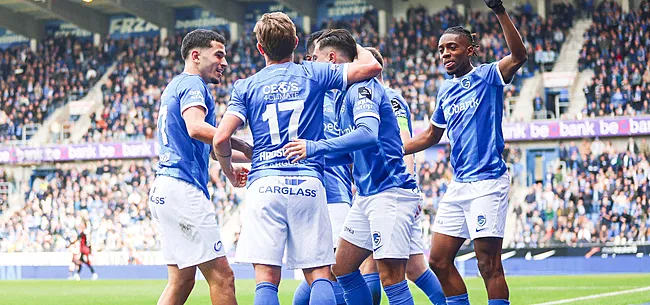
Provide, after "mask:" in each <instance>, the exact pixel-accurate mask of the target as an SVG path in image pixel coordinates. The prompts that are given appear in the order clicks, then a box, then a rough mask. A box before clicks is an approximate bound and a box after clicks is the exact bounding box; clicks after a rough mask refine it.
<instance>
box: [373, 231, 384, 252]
mask: <svg viewBox="0 0 650 305" xmlns="http://www.w3.org/2000/svg"><path fill="white" fill-rule="evenodd" d="M381 242H382V240H381V233H379V231H374V232H372V244H373V248H374V250H377V249H379V248H381Z"/></svg>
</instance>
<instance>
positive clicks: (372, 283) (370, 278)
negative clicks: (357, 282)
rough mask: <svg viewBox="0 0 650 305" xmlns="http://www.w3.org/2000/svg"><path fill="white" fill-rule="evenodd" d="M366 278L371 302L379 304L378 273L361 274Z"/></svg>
mask: <svg viewBox="0 0 650 305" xmlns="http://www.w3.org/2000/svg"><path fill="white" fill-rule="evenodd" d="M363 279H365V280H366V285H368V289H370V295H372V304H373V305H379V304H380V303H381V281H380V280H379V273H377V272H375V273H368V274H364V275H363Z"/></svg>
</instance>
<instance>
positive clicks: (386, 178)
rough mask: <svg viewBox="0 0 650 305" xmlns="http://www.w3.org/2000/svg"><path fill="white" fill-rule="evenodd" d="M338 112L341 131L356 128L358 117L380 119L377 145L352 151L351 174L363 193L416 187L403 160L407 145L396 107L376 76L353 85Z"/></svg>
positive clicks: (347, 131) (345, 131)
mask: <svg viewBox="0 0 650 305" xmlns="http://www.w3.org/2000/svg"><path fill="white" fill-rule="evenodd" d="M339 113H340V114H339V126H340V128H341V134H346V133H349V132H351V131H353V130H354V129H355V128H356V123H355V122H356V120H357V119H359V118H362V117H374V118H376V119H378V120H379V139H378V141H377V144H376V145H373V146H372V147H369V148H366V149H362V150H358V151H355V152H353V153H352V158H353V161H354V168H353V171H352V174H353V176H354V181H355V184H356V186H357V190H358V191H359V194H360V195H361V196H370V195H374V194H377V193H379V192H382V191H384V190H387V189H389V188H392V187H399V188H405V189H415V188H417V184H416V182H415V179H413V176H411V175H410V174H409V173H408V172H407V171H406V166H405V165H404V160H403V159H402V158H403V156H404V154H403V151H404V148H403V144H402V139H401V138H400V135H399V126H398V125H397V119H396V118H395V114H394V112H393V107H392V106H391V103H390V100H389V99H388V95H387V94H386V91H385V90H384V87H383V86H382V85H381V84H380V83H379V81H377V79H371V80H367V81H363V82H359V83H356V84H353V85H352V86H350V88H349V89H348V90H347V92H346V93H345V97H343V99H342V101H341V106H340V110H339Z"/></svg>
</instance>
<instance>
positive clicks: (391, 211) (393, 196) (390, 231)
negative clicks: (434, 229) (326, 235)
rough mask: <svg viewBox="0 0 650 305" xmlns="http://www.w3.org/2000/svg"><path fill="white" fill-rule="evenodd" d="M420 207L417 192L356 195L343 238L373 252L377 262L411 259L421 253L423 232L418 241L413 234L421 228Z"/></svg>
mask: <svg viewBox="0 0 650 305" xmlns="http://www.w3.org/2000/svg"><path fill="white" fill-rule="evenodd" d="M421 204H422V197H421V194H420V191H419V190H418V189H414V190H407V189H402V188H391V189H388V190H385V191H383V192H381V193H379V194H375V195H371V196H359V195H357V196H356V197H355V199H354V203H353V204H352V208H351V209H350V213H348V217H347V219H346V220H345V225H344V228H343V231H342V232H341V238H342V239H345V240H346V241H348V242H349V243H351V244H353V245H355V246H357V247H360V248H364V249H367V250H370V251H373V258H374V259H386V258H393V259H408V258H409V255H411V254H417V253H422V235H421V231H420V235H419V238H414V237H417V235H418V234H417V233H416V234H413V233H414V232H413V231H414V229H415V228H417V227H419V226H420V224H419V222H418V221H417V220H418V219H419V218H420V215H421V214H422V213H421V210H422V208H421ZM416 239H417V240H419V243H418V241H417V240H416ZM412 252H415V253H412Z"/></svg>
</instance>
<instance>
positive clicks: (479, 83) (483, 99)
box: [431, 63, 507, 182]
mask: <svg viewBox="0 0 650 305" xmlns="http://www.w3.org/2000/svg"><path fill="white" fill-rule="evenodd" d="M505 85H506V83H505V82H504V81H503V76H502V75H501V71H500V70H499V65H498V63H491V64H483V65H480V66H478V67H476V68H474V69H473V70H472V71H471V72H469V73H467V74H466V75H464V76H462V77H460V78H453V79H449V80H445V82H444V83H443V84H442V86H441V87H440V90H439V91H438V98H437V105H436V109H435V110H434V112H433V116H432V117H431V124H433V125H434V126H437V127H440V128H447V136H448V137H449V144H450V145H451V166H452V168H453V170H454V180H456V181H458V182H473V181H480V180H486V179H496V178H498V177H500V176H501V175H503V174H504V173H505V172H506V170H507V167H506V163H505V162H504V161H503V157H502V153H503V147H504V140H503V130H502V128H501V122H502V118H503V87H504V86H505Z"/></svg>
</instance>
